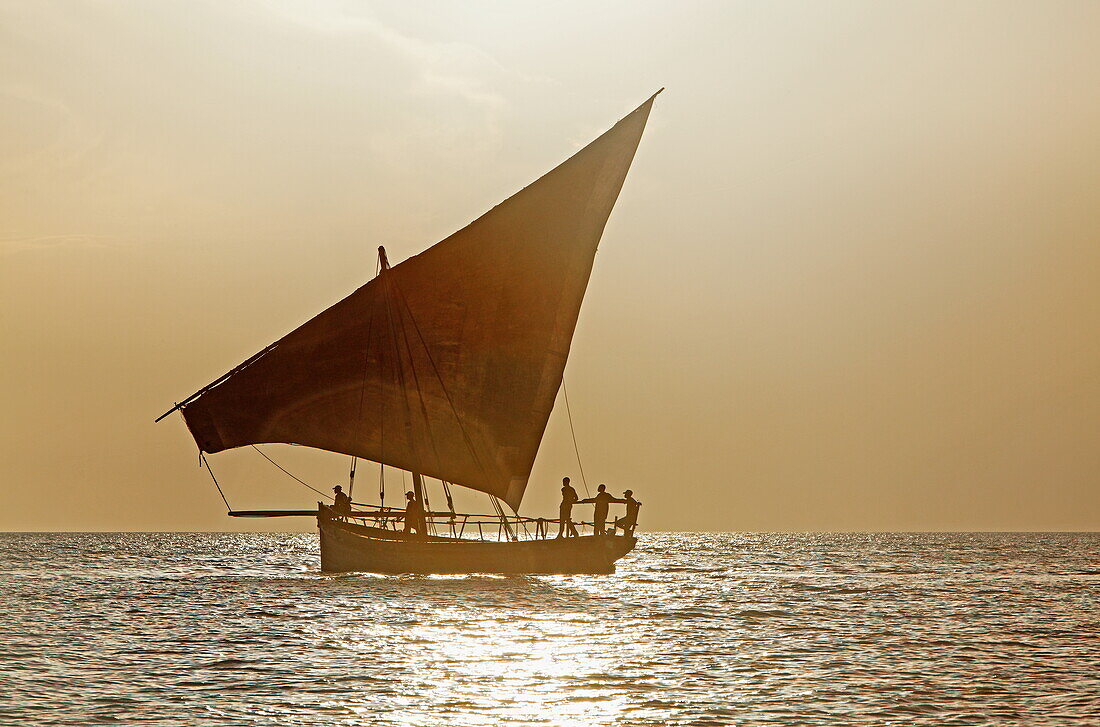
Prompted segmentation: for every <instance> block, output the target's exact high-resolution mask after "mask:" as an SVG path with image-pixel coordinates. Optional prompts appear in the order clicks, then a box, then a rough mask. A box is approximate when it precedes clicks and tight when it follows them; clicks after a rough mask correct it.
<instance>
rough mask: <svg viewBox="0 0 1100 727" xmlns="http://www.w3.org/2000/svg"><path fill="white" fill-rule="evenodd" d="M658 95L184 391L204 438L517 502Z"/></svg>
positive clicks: (217, 446) (218, 446)
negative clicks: (476, 214)
mask: <svg viewBox="0 0 1100 727" xmlns="http://www.w3.org/2000/svg"><path fill="white" fill-rule="evenodd" d="M652 103H653V98H650V99H649V100H648V101H646V102H645V103H644V104H642V105H641V106H639V107H638V108H637V109H636V110H635V111H633V112H632V113H630V114H629V115H628V116H626V117H625V118H623V119H622V120H621V121H619V122H618V123H617V124H616V125H615V126H614V127H612V128H611V129H610V130H609V131H607V132H606V133H604V134H603V135H602V136H600V137H599V138H598V139H596V140H595V141H593V142H592V143H591V144H589V145H588V146H586V147H584V148H583V149H581V150H580V151H579V152H577V153H576V154H575V155H574V156H573V157H571V158H570V159H568V160H566V161H565V162H564V163H562V164H561V165H560V166H558V167H557V168H555V169H553V170H552V171H550V172H549V173H547V174H546V175H545V176H543V177H542V178H540V179H539V180H538V181H536V182H534V183H533V184H531V185H530V186H528V187H526V188H525V189H523V190H521V191H520V192H518V193H517V194H515V195H514V196H512V197H510V198H509V199H507V200H505V201H504V202H502V203H501V204H500V205H498V206H496V207H494V208H493V209H492V210H490V211H489V212H487V213H486V214H485V215H483V216H482V217H480V218H478V219H477V220H475V221H474V222H472V223H471V224H469V225H468V226H466V227H464V228H463V229H461V230H459V231H458V232H456V233H454V234H453V235H451V236H450V237H448V238H446V239H444V240H443V241H441V242H439V243H438V244H436V245H434V246H432V247H430V248H429V249H427V250H426V251H424V252H423V253H421V254H419V255H417V256H415V257H412V258H409V259H408V260H406V261H404V262H402V263H400V264H399V265H395V266H394V267H393V268H390V269H388V270H384V271H383V272H382V273H381V274H380V275H379V276H378V277H376V278H374V279H373V280H371V281H370V282H368V283H367V284H366V285H364V286H363V287H361V288H359V289H358V290H356V291H355V292H354V293H352V294H351V295H350V296H348V297H347V298H345V299H343V300H342V301H340V302H339V303H337V304H335V305H334V306H332V307H331V308H329V309H328V310H326V311H324V312H322V313H321V314H320V315H318V316H316V317H315V318H313V319H312V320H310V321H308V322H307V323H305V324H303V325H302V326H301V327H299V328H297V329H296V330H294V331H292V332H291V333H290V334H288V335H287V336H285V337H284V338H282V339H280V340H279V341H277V342H276V343H274V344H272V345H271V346H269V347H268V348H267V349H265V350H264V351H262V352H260V353H259V354H257V355H256V356H253V357H252V358H251V359H249V361H247V362H246V363H245V364H243V365H242V366H240V367H238V368H237V369H235V370H234V371H233V372H231V373H230V374H228V375H226V376H225V377H223V378H222V379H221V380H220V381H219V382H218V383H216V384H215V385H213V386H211V387H208V388H207V389H205V390H203V391H202V392H200V393H199V394H198V395H197V396H193V397H192V399H190V400H188V401H187V402H186V403H185V405H184V406H183V407H181V408H182V411H183V416H184V418H185V419H186V421H187V426H188V427H189V428H190V430H191V433H192V435H193V436H194V437H195V441H196V442H197V443H198V445H199V448H200V449H201V450H202V451H204V452H209V453H213V452H219V451H222V450H225V449H230V448H232V447H240V446H243V445H247V444H260V443H265V442H286V443H292V444H300V445H306V446H310V447H316V448H320V449H325V450H331V451H333V452H342V453H344V454H350V455H356V456H359V457H363V458H366V459H370V460H374V461H376V462H382V463H385V464H387V465H392V466H394V467H400V468H402V469H406V470H413V471H417V472H421V473H424V474H426V475H429V476H432V477H437V478H439V479H443V480H446V481H448V482H453V483H455V484H459V485H463V486H465V487H469V488H472V489H475V490H480V491H482V492H487V493H489V494H492V495H495V496H497V497H499V498H501V499H503V500H504V501H505V502H507V503H508V504H509V505H510V506H511V507H512V508H513V509H517V508H518V507H519V503H520V500H521V499H522V497H523V492H524V489H525V487H526V486H527V480H528V477H529V475H530V473H531V467H532V465H533V464H534V460H535V455H536V453H537V452H538V447H539V443H540V442H541V440H542V435H543V432H544V430H545V428H546V422H547V420H548V418H549V416H550V410H551V409H552V407H553V405H554V399H555V397H556V396H557V392H558V388H559V387H560V385H561V381H562V373H563V370H564V368H565V360H566V357H567V356H568V354H569V346H570V343H571V341H572V338H573V330H574V328H575V327H576V323H577V316H578V314H579V312H580V306H581V300H582V298H583V297H584V292H585V288H586V287H587V285H588V278H589V274H590V273H591V270H592V262H593V258H594V256H595V253H596V246H597V245H598V243H599V241H600V236H601V235H602V234H603V230H604V226H605V224H606V223H607V218H608V216H609V215H610V214H611V209H612V207H613V206H614V204H615V200H616V198H617V197H618V195H619V190H620V189H621V188H622V184H623V180H624V178H625V177H626V173H627V170H628V169H629V167H630V163H631V161H632V160H633V158H634V153H635V151H636V149H637V146H638V142H639V140H640V138H641V135H642V131H643V129H644V128H645V123H646V119H647V118H648V116H649V111H650V107H651V105H652Z"/></svg>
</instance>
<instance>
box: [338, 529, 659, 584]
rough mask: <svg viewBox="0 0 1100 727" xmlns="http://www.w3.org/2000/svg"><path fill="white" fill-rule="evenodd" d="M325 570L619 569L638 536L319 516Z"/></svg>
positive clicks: (474, 571)
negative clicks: (465, 533) (491, 536)
mask: <svg viewBox="0 0 1100 727" xmlns="http://www.w3.org/2000/svg"><path fill="white" fill-rule="evenodd" d="M317 527H318V529H319V530H320V532H321V570H322V571H325V572H327V573H347V572H357V571H358V572H368V573H426V574H427V573H433V574H448V573H450V574H456V573H544V574H551V573H558V574H569V573H614V572H615V561H616V560H618V559H619V558H621V557H623V556H624V555H626V554H627V553H629V552H630V551H631V550H633V549H634V545H635V543H636V542H637V540H636V539H635V538H634V537H633V536H626V535H587V536H582V537H579V538H548V539H545V540H521V541H517V542H506V541H501V542H495V541H491V540H468V539H461V538H439V537H419V536H413V535H405V534H403V533H395V532H393V531H392V530H383V529H381V528H374V527H369V526H365V525H357V524H354V523H349V522H346V521H342V520H330V519H324V518H318V520H317Z"/></svg>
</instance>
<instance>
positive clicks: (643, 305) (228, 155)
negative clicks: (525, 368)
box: [0, 0, 1100, 530]
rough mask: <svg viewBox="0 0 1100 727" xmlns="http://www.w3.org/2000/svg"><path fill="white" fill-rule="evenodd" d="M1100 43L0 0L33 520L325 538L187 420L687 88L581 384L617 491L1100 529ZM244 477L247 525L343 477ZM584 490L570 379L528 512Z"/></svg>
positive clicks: (929, 30) (815, 526) (811, 518)
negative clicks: (318, 318) (301, 334)
mask: <svg viewBox="0 0 1100 727" xmlns="http://www.w3.org/2000/svg"><path fill="white" fill-rule="evenodd" d="M1098 29H1100V4H1098V3H1094V2H1079V3H1075V2H1029V3H1018V2H974V3H953V2H942V3H937V2H890V3H883V2H859V3H852V2H838V3H817V2H801V3H792V2H753V3H747V2H737V3H735V2H718V3H685V2H669V3H652V2H637V1H632V2H623V3H600V4H593V3H591V2H588V1H585V2H571V3H552V4H551V3H535V2H527V3H515V2H499V3H461V4H459V3H422V4H406V3H402V2H394V3H353V2H312V1H311V2H273V1H272V2H265V1H261V0H255V1H251V2H246V1H241V2H233V3H224V2H158V3H146V2H137V1H136V0H135V1H134V2H114V3H103V2H66V3H53V2H5V3H0V296H2V298H0V302H2V306H0V347H2V348H0V362H2V364H0V365H2V367H3V368H2V371H0V374H2V375H0V407H2V409H0V411H2V414H0V427H2V429H0V477H2V479H0V529H7V530H115V529H121V530H168V529H171V530H222V529H232V528H238V527H249V528H261V529H270V528H272V527H301V528H310V527H312V524H311V523H310V522H308V521H301V522H294V521H289V520H283V521H266V522H261V523H255V522H246V521H239V520H231V519H229V518H226V517H225V516H224V509H225V508H224V506H223V505H222V503H221V502H220V500H219V499H218V497H217V493H216V492H215V491H214V489H213V486H212V485H211V483H210V482H209V479H208V478H207V476H206V474H205V473H204V472H203V471H201V470H199V469H198V468H197V462H196V450H195V446H194V443H193V441H192V440H191V438H190V436H189V435H188V433H187V431H186V429H185V427H184V426H183V424H182V422H181V420H180V419H179V418H178V417H173V418H170V419H169V420H166V421H164V422H162V423H160V424H156V425H154V424H153V421H152V420H153V418H154V417H156V416H157V415H159V414H160V413H161V412H163V411H164V410H165V409H166V408H167V407H168V406H170V405H171V403H172V402H173V401H175V400H179V399H181V398H183V397H184V396H186V395H188V394H190V393H191V392H192V391H194V390H195V389H197V388H198V387H200V386H202V385H203V384H206V383H207V382H209V381H210V380H212V379H214V378H216V377H217V376H219V375H220V374H221V373H223V372H224V371H226V370H227V369H229V368H230V367H232V366H233V365H235V364H237V363H239V362H240V361H242V360H243V359H245V358H246V357H248V356H249V355H251V354H252V353H254V352H255V351H257V350H259V349H260V348H262V347H263V346H265V345H267V344H268V343H270V342H271V341H273V340H275V339H276V338H278V337H280V336H281V335H283V334H284V333H286V332H287V331H289V330H290V329H292V328H294V327H295V326H297V325H298V324H300V323H301V322H303V321H305V320H306V319H308V318H310V317H312V316H313V315H314V314H315V313H317V312H318V311H320V310H321V309H323V308H325V307H327V306H328V305H330V304H332V303H333V302H335V301H337V300H339V299H340V298H342V297H344V296H345V295H347V294H348V293H349V292H351V291H352V290H353V289H355V288H356V287H358V286H359V285H361V284H362V283H363V282H364V281H365V280H366V279H368V278H369V277H371V275H373V273H374V268H375V248H376V247H377V246H378V245H380V244H383V245H385V246H386V247H387V249H388V251H389V255H390V259H391V261H393V262H395V263H396V262H398V261H400V260H402V259H404V258H406V257H408V256H410V255H413V254H415V253H417V252H419V251H420V250H422V249H424V248H425V247H427V246H429V245H431V244H433V243H435V242H437V241H438V240H440V239H442V238H443V237H444V236H446V235H448V234H449V233H451V232H453V231H455V230H456V229H458V228H460V227H462V226H464V225H465V224H467V223H468V222H469V221H471V220H472V219H474V218H475V217H477V216H479V215H480V214H481V213H483V212H484V211H486V210H487V209H488V208H490V207H491V206H493V205H495V204H497V203H498V202H500V201H501V200H503V199H504V198H505V197H507V196H509V195H510V194H512V193H513V192H514V191H516V190H517V189H519V188H520V187H522V186H524V185H526V184H528V183H529V182H531V181H532V180H534V179H535V178H536V177H538V176H539V175H541V174H542V173H544V172H545V171H547V170H548V169H550V168H551V167H553V166H554V165H556V164H557V163H558V162H560V161H561V160H563V159H564V158H566V157H567V156H569V155H570V154H571V153H573V152H574V151H575V150H577V149H578V148H579V147H580V146H582V145H583V144H585V143H587V142H588V141H590V140H591V139H592V138H594V137H595V136H596V135H598V134H599V133H600V132H602V131H604V130H605V129H607V128H608V127H610V126H611V124H612V123H614V122H615V121H616V120H617V119H618V118H619V117H621V116H622V115H624V114H625V113H626V112H628V111H629V110H630V109H632V108H634V107H635V106H636V105H637V104H638V103H640V102H641V101H643V100H644V99H645V98H647V97H648V96H649V95H650V94H651V93H653V92H654V91H655V90H656V89H658V88H660V87H661V86H666V87H667V88H668V90H667V91H666V93H664V94H662V95H661V96H660V97H659V98H658V99H657V103H656V105H655V106H654V111H653V115H652V117H651V119H650V124H649V128H648V130H647V132H646V135H645V137H644V138H643V139H642V144H641V148H640V150H639V153H638V156H637V158H636V159H635V163H634V167H633V170H632V171H631V174H630V176H629V177H628V179H627V182H626V185H625V187H624V189H623V192H622V195H621V197H620V200H619V204H618V206H617V208H616V210H615V212H614V213H613V214H612V217H611V221H610V223H609V225H608V227H607V231H606V234H605V236H604V241H603V243H602V245H601V247H600V253H599V255H598V256H597V258H596V267H595V271H594V273H593V277H592V281H591V284H590V286H589V292H588V296H587V298H586V300H585V304H584V308H583V310H582V312H581V318H580V324H579V327H578V330H577V334H576V337H575V339H574V343H573V352H572V356H571V358H570V363H569V366H568V368H567V370H566V380H567V382H568V386H569V393H570V402H571V404H572V408H573V415H574V423H575V425H576V433H577V437H578V441H579V444H580V450H581V454H582V455H583V458H584V459H583V462H584V466H585V475H586V477H587V479H588V482H589V485H590V487H591V488H593V489H594V487H595V484H596V483H598V482H606V483H607V484H608V485H609V487H610V488H611V489H612V490H613V491H616V492H618V491H620V490H622V489H623V488H626V487H631V488H633V489H634V490H635V492H636V494H637V496H638V498H639V499H640V500H642V501H643V503H645V507H644V508H643V510H642V527H643V528H644V529H650V530H657V529H682V530H692V529H699V530H927V529H932V530H943V529H947V530H976V529H1025V530H1026V529H1097V528H1100V335H1098V333H1100V134H1098V133H1097V130H1098V129H1100V91H1098V89H1100V43H1097V42H1096V37H1097V30H1098ZM266 451H268V452H269V453H270V454H271V455H272V456H273V457H274V458H276V459H277V460H278V461H279V462H280V463H282V464H284V465H285V466H287V468H288V469H291V470H292V471H294V472H296V474H300V475H302V476H303V477H304V478H305V479H307V480H308V481H310V482H311V484H314V485H315V486H317V487H319V488H320V489H325V490H327V489H328V488H330V487H331V486H332V484H334V483H335V482H337V481H340V480H341V479H344V478H346V469H347V464H348V458H346V457H343V456H339V455H329V454H318V453H312V452H304V451H301V450H300V449H299V448H291V447H286V446H281V445H271V446H269V447H267V450H266ZM211 460H212V463H213V465H214V468H215V471H216V472H217V473H218V474H219V479H220V480H221V481H222V482H223V485H224V487H225V489H226V494H227V495H228V496H229V499H230V501H231V502H232V503H233V505H234V506H236V507H239V508H262V507H308V506H310V504H311V503H312V502H313V501H314V499H315V497H314V495H313V493H310V492H309V491H307V490H305V489H304V488H302V487H301V486H300V485H297V484H296V483H294V482H293V481H291V480H289V479H288V478H287V477H286V476H285V475H283V474H281V473H280V472H278V471H277V470H275V469H274V468H272V467H271V466H270V465H268V464H267V463H266V462H264V461H263V460H262V459H260V457H259V456H258V455H256V454H255V453H254V452H251V451H250V450H244V451H239V452H232V453H226V454H220V455H215V456H214V457H212V458H211ZM359 472H360V477H359V484H358V485H357V498H356V499H360V498H361V497H362V496H363V495H365V494H366V493H364V492H363V490H373V489H376V486H377V467H376V466H370V465H366V464H364V465H362V466H361V468H360V470H359ZM563 474H570V475H572V476H573V477H574V480H575V481H576V480H579V473H578V470H577V466H576V461H575V458H574V454H573V448H572V441H571V439H570V436H569V428H568V422H567V420H566V417H565V412H564V407H563V402H562V400H561V397H560V396H559V400H558V408H557V409H556V410H555V413H554V414H553V416H552V417H551V421H550V426H549V428H548V430H547V435H546V438H545V440H544V442H543V447H542V450H541V451H540V454H539V458H538V460H537V462H536V464H535V470H534V473H533V477H532V484H531V487H530V488H529V490H528V493H529V494H528V497H527V500H526V501H525V503H524V508H523V510H524V511H525V512H528V513H534V514H545V515H548V516H553V513H554V503H555V502H556V499H555V498H556V496H557V486H558V482H559V480H560V477H561V476H562V475H563ZM393 477H394V479H392V480H391V488H390V490H389V491H388V492H389V493H390V494H389V495H388V497H393V498H394V502H396V499H397V498H398V497H399V495H398V493H399V492H400V490H401V489H402V488H401V486H400V485H399V484H397V481H396V475H393ZM578 484H579V482H578ZM578 489H580V490H581V492H582V495H583V494H584V492H583V488H582V487H578ZM440 500H442V498H440ZM466 503H468V504H469V505H470V506H471V507H472V506H475V505H476V506H479V509H481V510H485V508H486V503H485V498H484V496H481V495H471V496H470V497H469V498H464V499H463V501H462V502H460V504H466Z"/></svg>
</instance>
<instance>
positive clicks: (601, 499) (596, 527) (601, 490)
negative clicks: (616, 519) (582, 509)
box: [581, 485, 626, 535]
mask: <svg viewBox="0 0 1100 727" xmlns="http://www.w3.org/2000/svg"><path fill="white" fill-rule="evenodd" d="M581 502H594V503H595V504H596V507H595V508H593V511H592V532H593V533H594V534H596V535H605V534H606V533H607V528H606V526H605V525H604V523H606V522H607V508H608V507H609V506H610V505H611V503H613V502H626V500H620V499H619V498H617V497H615V496H614V495H612V494H611V493H610V492H608V491H607V485H600V486H599V487H597V488H596V496H595V497H587V498H585V499H583V500H581Z"/></svg>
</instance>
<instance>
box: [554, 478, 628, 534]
mask: <svg viewBox="0 0 1100 727" xmlns="http://www.w3.org/2000/svg"><path fill="white" fill-rule="evenodd" d="M589 503H591V504H593V505H594V507H593V508H592V533H593V535H607V534H608V532H607V513H608V509H609V508H610V507H611V504H612V503H619V504H623V505H626V514H625V515H623V516H622V517H620V518H615V521H614V523H613V524H612V526H611V533H610V534H611V535H615V534H616V533H617V532H618V531H619V528H622V530H623V535H633V534H634V528H635V527H637V525H638V508H640V507H641V506H642V503H640V502H638V501H637V500H635V499H634V492H633V490H624V491H623V496H622V497H621V498H619V497H615V496H614V495H612V494H611V493H610V492H608V491H607V485H600V486H599V487H597V488H596V495H595V497H586V498H585V499H583V500H582V499H580V497H579V496H578V495H577V491H576V490H574V489H573V486H572V485H571V484H569V478H568V477H563V478H562V480H561V504H560V505H558V537H559V538H565V537H569V538H575V537H577V535H578V533H577V526H576V525H574V523H573V506H574V505H585V504H589Z"/></svg>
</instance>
